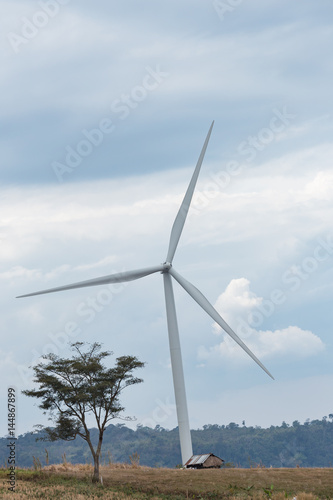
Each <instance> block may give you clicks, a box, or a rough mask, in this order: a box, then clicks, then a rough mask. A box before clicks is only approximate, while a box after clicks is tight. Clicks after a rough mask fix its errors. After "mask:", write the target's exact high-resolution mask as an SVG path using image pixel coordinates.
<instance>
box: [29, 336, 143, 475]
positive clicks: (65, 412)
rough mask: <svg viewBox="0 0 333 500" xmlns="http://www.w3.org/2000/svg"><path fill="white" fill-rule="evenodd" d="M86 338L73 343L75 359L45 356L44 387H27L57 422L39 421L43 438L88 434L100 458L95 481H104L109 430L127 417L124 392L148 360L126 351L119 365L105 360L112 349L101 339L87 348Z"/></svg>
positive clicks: (38, 376)
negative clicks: (92, 425) (94, 436)
mask: <svg viewBox="0 0 333 500" xmlns="http://www.w3.org/2000/svg"><path fill="white" fill-rule="evenodd" d="M84 346H85V343H84V342H76V343H73V344H71V348H72V350H73V351H74V355H73V356H72V358H61V357H59V356H57V355H55V354H48V355H45V356H43V361H42V362H40V363H39V364H38V365H36V366H35V367H34V368H33V370H34V372H35V379H34V382H36V383H37V384H39V388H38V389H32V390H25V391H22V392H23V394H25V395H26V396H29V397H35V398H38V399H40V400H41V403H40V404H39V408H41V409H42V410H44V413H47V412H49V414H50V419H51V420H53V422H54V423H55V427H44V426H38V427H39V428H40V429H42V430H43V431H44V434H43V437H42V438H39V439H43V440H48V441H55V440H58V439H63V440H65V441H70V440H73V439H75V438H76V436H80V437H81V438H82V439H84V440H85V441H86V442H87V444H88V446H89V448H90V451H91V454H92V456H93V459H94V480H99V458H100V453H101V448H102V442H103V434H104V431H105V429H106V427H107V424H108V423H109V422H110V420H112V419H114V418H122V419H124V420H129V419H130V417H124V416H123V411H124V407H123V406H121V404H120V400H119V397H120V394H121V392H122V391H123V390H124V389H125V388H126V387H128V386H131V385H135V384H139V383H141V382H142V379H141V378H137V377H135V376H134V375H133V371H134V370H136V369H137V368H142V367H143V366H144V363H143V362H141V361H139V360H138V359H137V358H136V357H135V356H121V357H119V358H117V359H116V363H115V366H114V367H113V368H106V367H105V366H104V365H103V360H104V358H106V357H108V356H110V355H111V354H112V352H111V351H101V344H99V343H97V342H95V343H93V344H90V347H88V348H87V349H86V350H84ZM88 415H93V416H94V418H95V420H96V424H97V428H98V433H99V437H98V444H97V447H96V448H94V446H93V443H92V440H91V436H90V431H89V429H88V425H87V417H88Z"/></svg>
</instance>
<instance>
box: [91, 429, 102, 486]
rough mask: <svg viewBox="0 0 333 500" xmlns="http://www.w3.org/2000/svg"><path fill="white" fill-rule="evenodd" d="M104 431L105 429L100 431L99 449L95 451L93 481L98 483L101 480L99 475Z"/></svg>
mask: <svg viewBox="0 0 333 500" xmlns="http://www.w3.org/2000/svg"><path fill="white" fill-rule="evenodd" d="M103 432H104V430H102V431H100V433H99V439H98V445H97V450H96V451H95V454H94V475H93V483H97V482H98V481H99V480H100V477H99V457H100V454H101V449H102V442H103Z"/></svg>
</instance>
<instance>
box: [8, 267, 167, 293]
mask: <svg viewBox="0 0 333 500" xmlns="http://www.w3.org/2000/svg"><path fill="white" fill-rule="evenodd" d="M163 269H164V267H163V266H162V265H159V266H154V267H147V268H145V269H136V270H134V271H125V272H122V273H115V274H109V275H108V276H101V277H100V278H94V279H91V280H87V281H79V282H78V283H72V284H70V285H65V286H58V287H56V288H49V289H48V290H41V291H39V292H33V293H28V294H26V295H20V296H18V297H16V298H17V299H21V298H23V297H32V296H33V295H42V294H45V293H53V292H61V291H63V290H72V289H74V288H85V287H88V286H97V285H108V284H110V283H122V282H124V281H133V280H137V279H139V278H143V277H144V276H148V274H153V273H158V272H159V271H162V270H163Z"/></svg>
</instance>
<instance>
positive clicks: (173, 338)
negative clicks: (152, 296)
mask: <svg viewBox="0 0 333 500" xmlns="http://www.w3.org/2000/svg"><path fill="white" fill-rule="evenodd" d="M213 125H214V122H213V123H212V124H211V126H210V129H209V131H208V134H207V137H206V140H205V143H204V145H203V148H202V151H201V153H200V156H199V159H198V162H197V165H196V167H195V170H194V173H193V175H192V179H191V181H190V184H189V186H188V188H187V191H186V193H185V196H184V199H183V202H182V204H181V206H180V209H179V211H178V214H177V216H176V219H175V221H174V224H173V227H172V230H171V236H170V243H169V249H168V254H167V257H166V261H165V262H164V264H160V265H157V266H152V267H148V268H145V269H138V270H134V271H126V272H122V273H116V274H111V275H108V276H102V277H100V278H95V279H90V280H87V281H80V282H78V283H72V284H70V285H65V286H60V287H56V288H51V289H48V290H41V291H39V292H34V293H29V294H26V295H20V296H19V297H17V298H22V297H31V296H33V295H41V294H45V293H52V292H60V291H63V290H72V289H74V288H83V287H89V286H97V285H106V284H109V283H120V282H124V281H133V280H136V279H139V278H143V277H144V276H148V275H149V274H153V273H158V272H160V273H162V274H163V279H164V290H165V303H166V312H167V323H168V333H169V345H170V356H171V366H172V375H173V384H174V391H175V400H176V408H177V419H178V427H179V437H180V447H181V454H182V463H183V464H185V463H186V462H187V461H188V460H189V459H190V458H191V457H192V455H193V451H192V440H191V433H190V425H189V418H188V411H187V401H186V392H185V382H184V373H183V363H182V356H181V350H180V341H179V333H178V325H177V316H176V308H175V301H174V295H173V288H172V280H171V277H173V278H174V279H175V280H176V281H178V283H179V284H180V285H181V286H182V287H183V288H184V289H185V290H186V291H187V293H188V294H189V295H190V296H191V297H192V298H193V299H194V300H195V301H196V302H197V303H198V304H199V305H200V306H201V307H202V308H203V309H204V311H206V312H207V314H209V316H211V317H212V318H213V320H214V321H215V322H216V323H218V324H219V325H220V326H221V328H223V330H224V331H225V332H226V333H228V334H229V335H230V337H232V338H233V339H234V341H235V342H237V344H239V345H240V347H241V348H242V349H243V350H244V351H245V352H246V353H247V354H248V355H249V356H250V357H251V358H252V359H253V360H254V361H255V362H256V363H257V364H258V365H259V366H260V367H261V368H262V369H263V370H264V371H265V372H266V373H267V374H268V375H269V376H270V377H271V378H273V376H272V375H271V374H270V373H269V371H268V370H267V369H266V368H265V366H264V365H263V364H262V363H261V362H260V361H259V359H258V358H257V357H256V356H255V355H254V354H253V353H252V352H251V351H250V349H249V348H248V347H247V346H246V345H245V344H244V342H243V341H242V340H241V339H240V338H239V337H238V335H236V333H235V332H234V331H233V330H232V329H231V328H230V326H229V325H227V323H226V322H225V321H224V320H223V319H222V317H221V316H220V315H219V313H218V312H217V311H216V309H214V307H213V306H212V305H211V304H210V302H208V300H207V299H206V297H205V296H204V295H203V294H202V293H201V292H200V291H199V290H198V289H197V288H196V287H195V286H193V285H192V284H191V283H189V282H188V281H187V280H186V279H185V278H183V277H182V276H181V275H180V274H178V273H177V272H176V270H175V269H174V267H173V266H172V261H173V258H174V255H175V252H176V249H177V245H178V242H179V238H180V236H181V233H182V230H183V227H184V224H185V220H186V217H187V213H188V210H189V207H190V204H191V200H192V196H193V192H194V188H195V185H196V182H197V179H198V175H199V171H200V168H201V164H202V161H203V158H204V155H205V152H206V149H207V145H208V141H209V138H210V134H211V131H212V128H213Z"/></svg>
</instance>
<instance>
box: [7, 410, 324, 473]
mask: <svg viewBox="0 0 333 500" xmlns="http://www.w3.org/2000/svg"><path fill="white" fill-rule="evenodd" d="M91 434H92V436H94V437H96V436H97V432H96V430H94V429H92V430H91ZM38 436H40V434H38V433H34V434H32V433H28V434H25V435H23V436H20V437H19V438H18V440H17V447H16V453H17V455H16V457H17V465H18V466H20V467H32V466H33V457H35V458H36V459H39V460H40V462H41V464H42V465H45V464H46V456H47V454H48V456H49V463H50V464H52V463H61V462H62V461H63V460H64V459H66V460H67V461H68V462H71V463H86V462H87V463H90V462H91V454H90V450H89V448H88V445H87V444H86V443H85V442H84V441H83V440H82V439H81V438H79V437H78V438H77V439H76V440H75V441H70V442H64V441H57V442H54V443H50V442H43V441H37V442H36V437H38ZM192 439H193V451H194V453H195V454H201V453H214V454H215V455H217V456H219V457H221V458H223V459H224V460H225V461H226V462H231V463H232V464H234V465H235V466H236V467H251V466H252V467H255V466H257V465H259V464H261V465H264V466H265V467H270V466H272V467H297V466H300V467H331V466H332V464H333V415H330V418H327V417H324V418H323V419H322V420H313V421H306V422H305V423H304V424H300V423H299V422H297V421H295V422H294V423H293V424H292V425H290V426H289V425H287V424H286V423H282V425H281V426H277V427H274V426H271V427H270V428H269V429H262V428H260V427H246V426H245V425H243V426H238V425H237V424H235V423H230V424H228V425H226V426H224V425H222V426H219V425H205V426H204V428H203V429H200V430H193V431H192ZM7 443H8V440H7V439H6V438H1V439H0V444H1V446H0V460H1V465H5V463H6V461H7V458H8V456H7V455H8V452H7V450H8V448H7V446H6V444H7ZM45 449H46V450H47V452H46V451H45ZM136 453H137V454H138V455H139V457H140V465H149V466H152V467H155V466H164V467H175V466H176V465H177V464H180V463H181V458H180V447H179V435H178V428H176V429H173V430H166V429H163V428H162V427H159V426H157V427H156V428H155V429H151V428H149V427H140V426H138V427H137V429H136V430H132V429H129V428H128V427H126V426H125V425H123V424H118V425H109V427H108V428H107V429H106V431H105V435H104V442H103V448H102V463H108V462H109V461H110V460H112V461H113V462H127V463H130V457H131V456H132V457H133V455H135V454H136ZM64 454H65V455H64Z"/></svg>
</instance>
